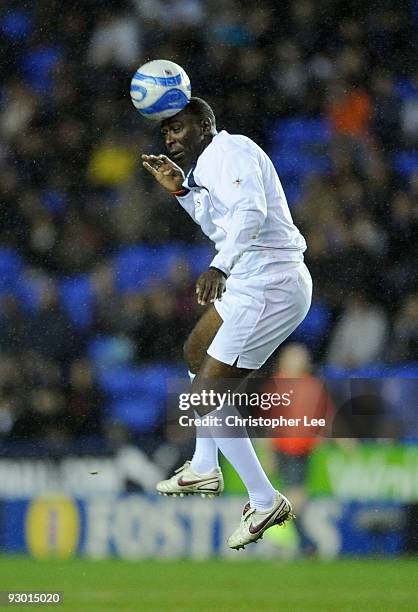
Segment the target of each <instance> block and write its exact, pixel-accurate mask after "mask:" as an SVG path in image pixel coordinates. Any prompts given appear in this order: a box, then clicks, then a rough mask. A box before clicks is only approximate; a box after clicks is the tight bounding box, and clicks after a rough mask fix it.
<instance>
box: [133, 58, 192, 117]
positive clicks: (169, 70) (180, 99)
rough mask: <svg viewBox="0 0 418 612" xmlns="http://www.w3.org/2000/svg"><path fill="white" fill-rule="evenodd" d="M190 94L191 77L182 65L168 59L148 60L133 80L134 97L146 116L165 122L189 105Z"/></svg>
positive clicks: (137, 106)
mask: <svg viewBox="0 0 418 612" xmlns="http://www.w3.org/2000/svg"><path fill="white" fill-rule="evenodd" d="M190 96H191V86H190V79H189V77H188V76H187V74H186V73H185V71H184V70H183V68H182V67H181V66H179V65H178V64H175V63H174V62H170V61H168V60H153V61H152V62H147V63H146V64H144V65H143V66H141V67H140V68H138V70H137V71H136V72H135V74H134V76H133V78H132V81H131V98H132V103H133V105H134V106H135V108H136V110H137V111H138V112H140V113H141V115H143V116H144V117H145V118H146V119H152V120H153V121H162V120H163V119H167V118H168V117H173V115H176V114H177V113H179V112H180V111H181V110H183V108H184V107H185V106H186V104H187V103H188V101H189V100H190Z"/></svg>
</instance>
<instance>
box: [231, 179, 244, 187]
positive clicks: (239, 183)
mask: <svg viewBox="0 0 418 612" xmlns="http://www.w3.org/2000/svg"><path fill="white" fill-rule="evenodd" d="M241 183H242V180H241V179H240V178H237V179H236V180H235V181H234V182H233V183H232V184H233V185H235V187H239V186H240V185H241Z"/></svg>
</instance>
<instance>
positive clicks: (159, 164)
mask: <svg viewBox="0 0 418 612" xmlns="http://www.w3.org/2000/svg"><path fill="white" fill-rule="evenodd" d="M142 165H143V167H144V168H145V170H147V171H148V172H149V173H150V174H151V175H152V176H153V177H154V178H155V180H156V181H157V183H159V184H160V185H161V187H163V188H164V189H165V190H166V191H168V192H169V193H170V194H171V195H172V196H175V197H176V198H177V201H178V202H179V203H180V204H181V206H182V207H183V208H184V210H185V211H186V212H187V213H188V214H189V215H190V216H191V218H192V219H193V221H195V222H196V217H195V206H194V201H193V197H192V194H191V193H190V192H189V190H188V189H186V187H183V181H184V172H183V170H182V169H181V168H180V167H179V166H178V165H177V164H175V163H174V162H173V161H172V160H171V159H170V158H168V157H167V156H166V155H142Z"/></svg>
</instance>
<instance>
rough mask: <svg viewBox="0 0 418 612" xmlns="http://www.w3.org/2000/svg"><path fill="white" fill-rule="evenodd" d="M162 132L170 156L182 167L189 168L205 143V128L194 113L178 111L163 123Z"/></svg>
mask: <svg viewBox="0 0 418 612" xmlns="http://www.w3.org/2000/svg"><path fill="white" fill-rule="evenodd" d="M161 134H162V136H163V138H164V142H165V146H166V147H167V151H168V156H169V157H170V158H171V159H172V160H173V161H175V162H176V163H177V164H179V166H181V167H182V168H187V169H188V168H189V167H190V166H191V165H192V163H193V162H194V161H195V160H196V158H197V157H198V156H199V155H200V153H201V152H202V148H203V143H204V128H203V126H202V125H201V123H200V121H199V120H198V119H197V118H196V117H193V116H192V115H187V114H186V113H182V112H180V113H178V114H177V115H175V116H174V117H170V118H169V119H165V120H164V121H162V123H161Z"/></svg>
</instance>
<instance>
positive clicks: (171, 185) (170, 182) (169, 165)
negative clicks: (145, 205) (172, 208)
mask: <svg viewBox="0 0 418 612" xmlns="http://www.w3.org/2000/svg"><path fill="white" fill-rule="evenodd" d="M141 157H142V165H143V167H144V168H145V170H147V171H148V172H149V173H150V174H152V176H153V177H154V178H155V180H156V181H157V183H159V184H160V185H161V187H163V188H164V189H166V190H167V191H168V192H169V193H171V194H173V195H176V193H177V192H179V191H182V183H183V181H184V178H185V177H184V172H183V170H182V169H181V168H180V166H178V165H177V164H175V163H174V162H173V161H172V160H171V159H169V158H168V157H167V156H166V155H142V156H141Z"/></svg>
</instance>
